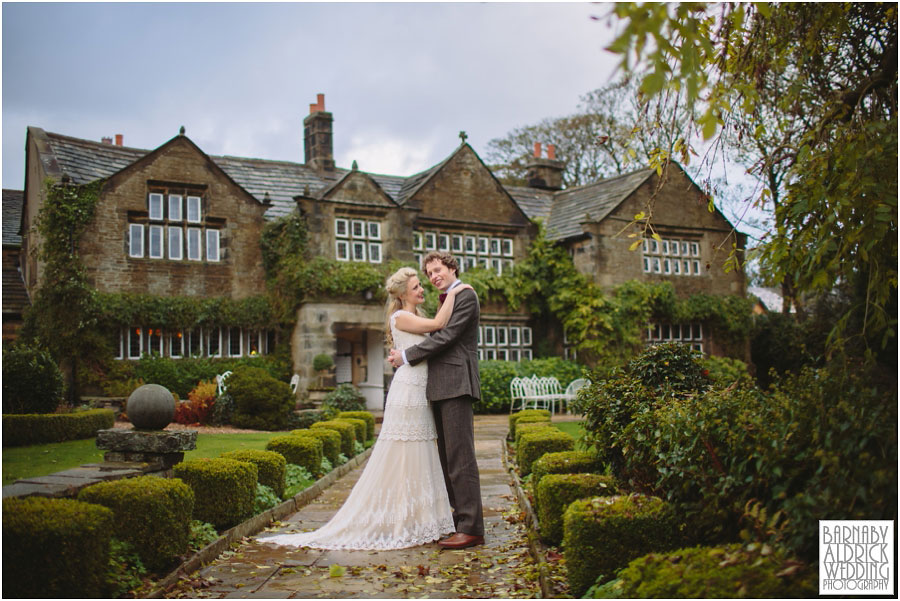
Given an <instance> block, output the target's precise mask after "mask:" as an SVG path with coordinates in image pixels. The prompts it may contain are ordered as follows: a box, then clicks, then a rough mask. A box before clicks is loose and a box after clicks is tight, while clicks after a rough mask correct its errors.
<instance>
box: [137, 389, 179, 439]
mask: <svg viewBox="0 0 900 601" xmlns="http://www.w3.org/2000/svg"><path fill="white" fill-rule="evenodd" d="M125 413H127V414H128V419H130V420H131V423H132V424H134V427H135V428H136V429H138V430H162V429H163V428H165V427H166V426H168V425H169V424H170V423H171V422H172V420H173V419H174V418H175V397H173V396H172V393H171V392H169V391H168V390H167V389H166V387H165V386H160V385H159V384H144V385H143V386H138V387H137V388H136V389H135V390H134V392H132V393H131V396H129V397H128V402H127V403H126V404H125Z"/></svg>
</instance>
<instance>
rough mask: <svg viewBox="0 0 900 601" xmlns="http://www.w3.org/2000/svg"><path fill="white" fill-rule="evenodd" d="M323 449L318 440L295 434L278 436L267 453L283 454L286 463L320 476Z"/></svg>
mask: <svg viewBox="0 0 900 601" xmlns="http://www.w3.org/2000/svg"><path fill="white" fill-rule="evenodd" d="M349 427H351V428H352V427H353V426H349ZM322 447H323V445H322V441H321V440H319V439H318V438H315V437H312V436H294V435H293V434H289V435H287V436H276V437H275V438H273V439H271V440H270V441H269V442H268V443H266V450H267V451H274V452H276V453H279V454H281V455H282V456H283V457H284V459H285V461H287V462H288V463H293V464H296V465H299V466H302V467H305V468H306V470H307V471H308V472H309V473H310V474H318V473H319V471H320V470H321V469H322Z"/></svg>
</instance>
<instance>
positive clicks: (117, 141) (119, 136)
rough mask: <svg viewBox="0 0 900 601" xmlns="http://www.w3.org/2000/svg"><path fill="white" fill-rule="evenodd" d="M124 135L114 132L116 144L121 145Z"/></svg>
mask: <svg viewBox="0 0 900 601" xmlns="http://www.w3.org/2000/svg"><path fill="white" fill-rule="evenodd" d="M124 137H125V136H123V135H122V134H116V146H121V145H122V142H123V139H124Z"/></svg>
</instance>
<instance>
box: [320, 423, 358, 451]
mask: <svg viewBox="0 0 900 601" xmlns="http://www.w3.org/2000/svg"><path fill="white" fill-rule="evenodd" d="M319 428H327V429H329V430H335V431H337V432H338V434H340V435H341V453H343V454H344V455H346V456H347V457H353V455H354V452H353V450H354V449H353V443H354V442H356V426H354V425H353V424H348V423H347V422H342V421H337V420H333V419H330V420H327V421H324V422H317V423H315V424H313V425H312V426H310V427H309V429H310V430H318V429H319Z"/></svg>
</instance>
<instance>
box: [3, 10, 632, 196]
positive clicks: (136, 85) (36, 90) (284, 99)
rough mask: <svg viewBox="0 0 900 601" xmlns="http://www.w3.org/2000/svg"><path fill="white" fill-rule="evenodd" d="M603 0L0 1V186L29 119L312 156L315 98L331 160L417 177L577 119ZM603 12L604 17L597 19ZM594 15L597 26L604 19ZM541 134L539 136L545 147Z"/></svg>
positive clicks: (606, 72) (21, 155)
mask: <svg viewBox="0 0 900 601" xmlns="http://www.w3.org/2000/svg"><path fill="white" fill-rule="evenodd" d="M609 11H610V5H608V4H596V3H266V4H262V3H252V4H249V3H248V4H245V3H62V4H59V3H9V2H4V3H3V5H2V27H3V42H2V47H3V54H2V85H3V87H2V102H3V129H2V132H3V167H2V169H3V170H2V178H3V187H4V188H13V189H21V188H22V187H23V185H24V165H25V152H24V148H25V133H26V127H27V126H29V125H32V126H36V127H40V128H42V129H44V130H46V131H50V132H55V133H59V134H64V135H69V136H74V137H77V138H84V139H90V140H96V141H100V140H101V138H103V137H107V136H108V137H114V136H115V135H116V134H122V135H123V137H124V144H125V146H130V147H135V148H144V149H153V148H156V147H158V146H160V145H162V144H163V143H165V142H166V141H167V140H169V139H170V138H172V137H173V136H175V135H177V134H178V130H179V128H180V127H181V126H182V125H183V126H184V127H185V128H186V133H187V136H188V137H189V138H190V139H191V140H193V141H194V142H195V143H196V144H197V145H198V146H199V147H200V148H201V149H202V150H203V151H205V152H206V153H207V154H211V155H234V156H240V157H253V158H264V159H276V160H285V161H295V162H302V161H303V139H302V123H303V118H304V117H305V116H307V115H308V114H309V105H310V104H312V103H315V102H316V95H317V94H318V93H323V94H325V109H326V110H327V111H329V112H331V113H332V114H333V116H334V138H333V139H334V153H335V160H336V163H337V165H338V166H339V167H350V165H351V163H352V162H353V161H354V160H356V161H357V162H358V164H359V168H360V169H362V170H364V171H369V172H372V173H385V174H391V175H401V176H406V175H412V174H414V173H417V172H419V171H422V170H424V169H427V168H428V167H430V166H432V165H434V164H436V163H438V162H440V161H442V160H443V159H444V158H446V157H447V156H448V155H449V154H450V153H451V152H453V150H454V149H455V148H456V147H457V146H458V145H459V132H460V131H461V130H464V131H465V132H466V134H467V135H468V140H467V141H468V142H469V144H471V145H472V147H473V148H474V149H475V151H476V152H478V153H479V154H481V155H482V156H484V154H485V153H486V150H487V143H488V142H489V141H490V140H491V139H493V138H498V137H502V136H504V135H506V134H507V133H509V132H510V131H511V130H513V129H514V128H517V127H522V126H525V125H532V124H534V123H537V122H538V121H540V120H542V119H544V118H548V117H559V116H563V115H567V114H570V113H572V112H574V111H575V110H576V107H577V105H578V102H579V97H580V96H581V95H583V94H585V93H587V92H589V91H591V90H593V89H596V88H599V87H601V86H603V85H604V84H606V83H608V82H609V81H610V80H611V78H612V77H613V76H614V72H615V67H616V63H617V59H616V57H615V56H614V55H612V54H610V53H609V52H607V51H605V50H604V49H603V48H604V46H606V45H607V44H609V43H610V42H611V41H612V37H613V33H614V32H613V29H612V26H611V25H610V20H609V19H607V18H606V17H607V15H608V13H609ZM592 17H594V18H592ZM598 18H599V19H598ZM535 141H539V140H535Z"/></svg>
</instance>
